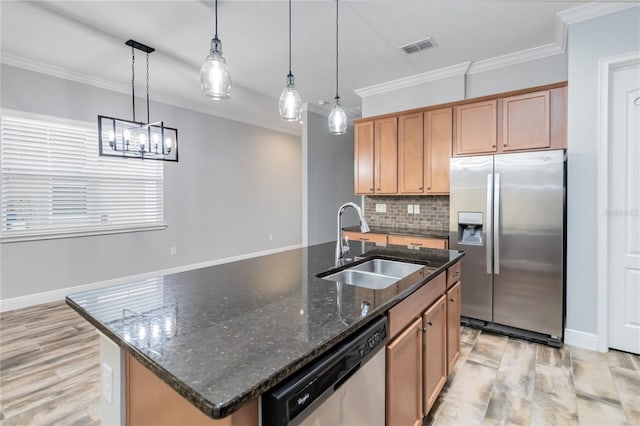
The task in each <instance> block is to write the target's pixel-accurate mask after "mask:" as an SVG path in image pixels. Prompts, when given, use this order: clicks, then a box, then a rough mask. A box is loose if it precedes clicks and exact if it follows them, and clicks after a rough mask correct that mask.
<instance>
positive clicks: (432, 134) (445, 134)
mask: <svg viewBox="0 0 640 426" xmlns="http://www.w3.org/2000/svg"><path fill="white" fill-rule="evenodd" d="M452 144H453V110H452V108H443V109H438V110H434V111H427V112H425V113H424V146H425V149H424V150H425V165H424V170H425V182H424V187H425V188H426V189H425V191H424V192H425V193H427V194H448V193H449V165H450V162H451V149H452Z"/></svg>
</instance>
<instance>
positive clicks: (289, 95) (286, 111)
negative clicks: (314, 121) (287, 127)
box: [278, 74, 302, 121]
mask: <svg viewBox="0 0 640 426" xmlns="http://www.w3.org/2000/svg"><path fill="white" fill-rule="evenodd" d="M278 106H279V108H280V117H281V118H282V119H283V120H286V121H298V120H300V116H301V114H302V96H300V93H298V91H297V90H296V85H295V82H294V80H293V75H292V74H289V75H288V76H287V86H286V87H285V88H284V89H282V93H281V94H280V102H279V103H278Z"/></svg>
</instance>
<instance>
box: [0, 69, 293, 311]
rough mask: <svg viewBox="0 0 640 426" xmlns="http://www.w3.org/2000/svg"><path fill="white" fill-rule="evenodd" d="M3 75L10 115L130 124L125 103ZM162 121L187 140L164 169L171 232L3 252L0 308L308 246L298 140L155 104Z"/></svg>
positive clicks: (26, 74) (103, 93)
mask: <svg viewBox="0 0 640 426" xmlns="http://www.w3.org/2000/svg"><path fill="white" fill-rule="evenodd" d="M1 75H2V86H1V89H2V107H3V108H11V109H15V110H21V111H26V112H31V113H37V114H47V115H52V116H58V117H64V118H70V119H75V120H82V121H87V122H90V123H96V116H97V114H99V113H101V114H105V115H111V116H115V117H123V118H127V117H130V115H131V112H130V101H131V98H130V97H128V96H126V95H123V94H120V93H116V92H111V91H107V90H103V89H99V88H96V87H92V86H88V85H83V84H79V83H75V82H72V81H68V80H63V79H59V78H55V77H51V76H47V75H44V74H39V73H35V72H31V71H26V70H23V69H19V68H14V67H11V66H7V65H2V74H1ZM140 104H142V101H141V102H140ZM274 108H275V105H274ZM139 113H142V110H140V111H139ZM160 119H161V120H164V121H165V123H166V125H168V126H171V127H177V128H178V131H179V138H180V162H179V163H164V178H165V190H164V205H165V220H166V222H167V223H168V225H169V226H168V228H167V229H166V230H161V231H148V232H135V233H125V234H114V235H101V236H91V237H78V238H65V239H55V240H41V241H32V242H18V243H5V244H2V249H1V251H0V256H1V257H0V264H1V265H2V266H1V269H0V271H1V276H0V280H1V294H0V298H2V299H8V298H14V297H18V296H23V295H29V294H34V293H40V292H46V291H52V290H57V289H61V288H67V287H71V286H76V285H81V284H87V283H92V282H96V281H102V280H107V279H113V278H118V277H122V276H128V275H132V274H138V273H144V272H150V271H154V270H159V269H164V268H169V267H172V266H182V265H188V264H192V263H197V262H204V261H209V260H214V259H219V258H224V257H229V256H234V255H240V254H247V253H252V252H257V251H262V250H269V249H274V248H278V247H285V246H290V245H295V244H300V242H301V204H302V200H301V190H302V187H301V181H302V176H301V144H300V138H299V137H297V136H292V135H288V134H284V133H279V132H275V131H271V130H266V129H264V128H260V127H255V126H251V125H247V124H243V123H239V122H235V121H230V120H226V119H221V118H217V117H213V116H210V115H206V114H202V113H198V112H193V111H189V110H185V109H181V108H176V107H172V106H169V105H164V104H158V103H152V105H151V120H152V121H155V120H160ZM269 234H272V235H273V240H271V241H270V240H269V238H268V236H269ZM170 247H177V255H175V256H170V253H169V249H170Z"/></svg>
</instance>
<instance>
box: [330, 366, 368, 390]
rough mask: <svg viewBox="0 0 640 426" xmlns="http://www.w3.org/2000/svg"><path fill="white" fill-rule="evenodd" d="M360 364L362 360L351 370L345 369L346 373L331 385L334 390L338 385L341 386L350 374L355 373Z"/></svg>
mask: <svg viewBox="0 0 640 426" xmlns="http://www.w3.org/2000/svg"><path fill="white" fill-rule="evenodd" d="M361 366H362V362H359V363H357V364H356V365H354V366H353V368H352V369H351V370H349V371H347V372H346V374H344V375H343V376H342V377H341V378H339V379H338V381H337V382H336V384H335V386H334V387H333V390H334V391H336V390H338V388H339V387H340V386H342V385H343V384H344V383H345V382H346V381H347V380H349V378H350V377H351V376H353V375H354V374H356V372H357V371H358V370H360V367H361Z"/></svg>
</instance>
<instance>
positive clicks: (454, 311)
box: [447, 281, 461, 374]
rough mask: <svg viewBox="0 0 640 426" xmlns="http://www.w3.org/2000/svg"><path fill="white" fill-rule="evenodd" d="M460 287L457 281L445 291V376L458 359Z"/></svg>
mask: <svg viewBox="0 0 640 426" xmlns="http://www.w3.org/2000/svg"><path fill="white" fill-rule="evenodd" d="M460 286H461V282H460V281H458V282H457V283H456V284H455V285H454V286H453V287H451V288H450V289H449V290H447V374H450V373H451V371H452V370H453V367H454V365H455V364H456V361H458V358H460V295H461V292H460Z"/></svg>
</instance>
